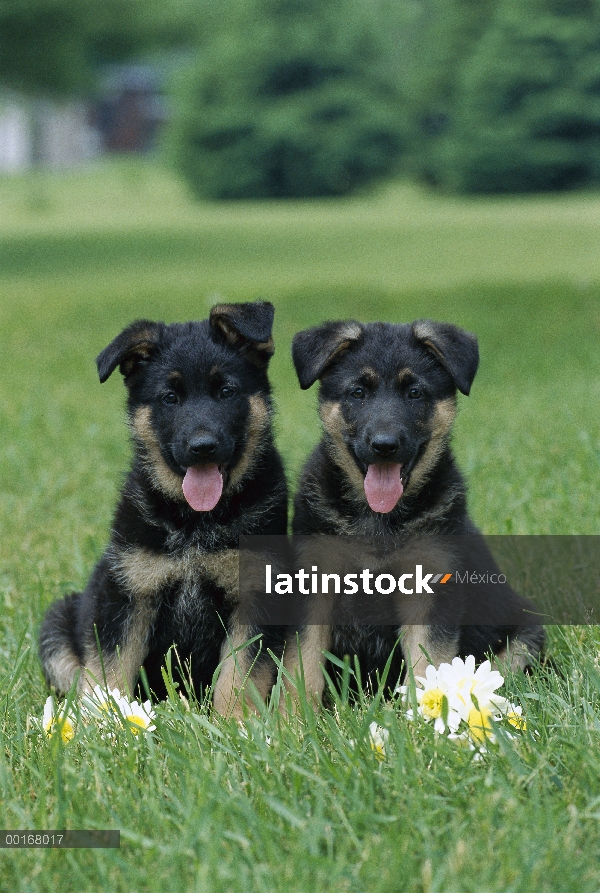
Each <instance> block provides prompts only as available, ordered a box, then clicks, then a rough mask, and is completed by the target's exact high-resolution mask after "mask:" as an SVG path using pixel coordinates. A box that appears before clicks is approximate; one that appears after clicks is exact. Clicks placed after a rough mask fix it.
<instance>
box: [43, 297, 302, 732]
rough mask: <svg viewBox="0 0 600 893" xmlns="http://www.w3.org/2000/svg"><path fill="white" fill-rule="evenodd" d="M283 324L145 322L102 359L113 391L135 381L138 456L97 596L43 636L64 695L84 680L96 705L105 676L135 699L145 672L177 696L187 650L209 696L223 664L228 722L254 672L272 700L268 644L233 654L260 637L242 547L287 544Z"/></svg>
mask: <svg viewBox="0 0 600 893" xmlns="http://www.w3.org/2000/svg"><path fill="white" fill-rule="evenodd" d="M273 314H274V310H273V306H272V305H271V304H269V303H262V302H258V303H253V304H252V303H250V304H222V305H220V306H215V307H213V308H212V310H211V312H210V318H209V319H208V320H205V321H203V322H189V323H182V324H178V323H177V324H172V325H165V324H164V323H160V322H149V321H146V320H141V321H138V322H135V323H133V324H132V325H130V326H129V327H128V328H126V329H125V330H124V331H123V332H121V334H120V335H118V337H117V338H115V340H114V341H112V343H111V344H109V345H108V347H107V348H106V349H105V350H103V351H102V353H101V354H100V355H99V356H98V358H97V360H96V362H97V366H98V372H99V376H100V381H101V382H104V381H106V379H107V378H108V377H109V376H110V375H111V373H112V372H113V371H114V370H115V369H116V368H117V366H118V367H119V368H120V371H121V373H122V375H123V376H124V379H125V384H126V386H127V392H128V403H127V408H128V419H129V426H130V430H131V435H132V440H133V445H134V451H135V452H134V459H133V467H132V469H131V471H130V472H129V475H128V477H127V479H126V482H125V485H124V487H123V490H122V493H121V497H120V500H119V504H118V506H117V509H116V513H115V517H114V523H113V528H112V534H111V539H110V543H109V545H108V548H107V550H106V552H105V553H104V555H103V557H102V558H101V559H100V561H99V562H98V564H97V565H96V567H95V569H94V571H93V574H92V576H91V579H90V582H89V583H88V586H87V588H86V589H85V590H84V591H83V592H81V593H74V594H72V595H69V596H67V597H66V598H64V599H63V600H62V601H59V602H56V603H55V604H54V605H53V606H52V607H51V608H50V610H49V611H48V613H47V615H46V617H45V620H44V623H43V625H42V629H41V633H40V655H41V659H42V665H43V669H44V673H45V675H46V679H47V681H48V682H49V683H50V684H51V685H53V686H55V687H56V689H58V690H59V691H61V692H65V691H68V690H69V689H70V687H71V686H72V684H73V682H74V680H75V678H76V677H77V675H79V688H80V690H82V691H83V690H86V689H87V688H89V687H93V685H94V681H96V682H100V683H102V682H103V679H104V675H105V674H106V681H107V682H108V684H109V685H110V686H111V687H112V686H116V687H118V688H119V689H121V690H123V688H124V687H125V688H126V689H128V690H129V691H130V692H131V691H133V688H134V685H135V683H136V679H137V677H138V674H139V670H140V666H141V665H144V667H145V670H146V673H147V676H148V680H149V683H150V687H151V688H152V689H153V690H154V691H155V692H156V693H157V694H159V695H160V694H164V686H163V682H162V678H161V673H160V666H161V663H162V660H163V657H164V655H165V652H166V651H167V649H168V648H169V646H171V645H172V644H173V643H175V644H176V646H177V650H178V654H179V656H180V658H181V659H183V660H187V661H189V666H190V670H191V678H192V681H193V683H194V686H195V688H196V690H198V691H201V690H202V689H203V688H204V687H206V686H208V685H210V683H211V680H212V678H213V674H214V673H215V670H216V669H217V667H218V665H219V663H221V662H223V664H222V668H221V671H220V675H219V678H218V682H217V684H216V688H215V692H214V706H215V708H216V709H217V710H218V711H219V712H220V713H222V714H228V713H232V712H236V713H239V709H240V701H239V699H238V700H236V699H237V698H238V691H239V689H240V687H241V685H242V681H243V678H244V676H245V675H246V673H248V672H250V669H251V668H252V669H251V679H252V681H253V682H254V684H255V685H256V687H257V689H258V691H259V692H260V694H261V695H262V697H263V698H264V697H265V696H266V695H267V694H268V692H269V690H270V687H271V684H272V679H271V668H272V666H273V663H272V661H271V659H270V658H267V657H266V650H263V651H262V652H261V653H260V654H259V647H258V641H257V642H255V644H254V645H253V646H252V647H251V648H247V649H245V650H243V651H238V652H237V654H236V655H235V657H234V656H233V654H232V653H231V652H232V647H233V648H234V649H236V648H239V647H240V646H241V645H242V644H243V643H244V642H245V641H247V640H248V639H250V638H251V637H252V636H253V635H255V634H256V633H258V632H259V631H258V630H256V629H253V628H252V627H251V625H248V624H246V625H245V626H243V627H242V626H241V625H240V623H239V621H238V619H237V603H236V598H237V585H238V579H237V578H238V537H239V536H240V534H253V533H271V534H285V533H286V522H287V488H286V482H285V478H284V473H283V466H282V463H281V459H280V457H279V454H278V453H277V450H276V449H275V446H274V444H273V437H272V430H271V420H272V404H271V397H270V387H269V381H268V379H267V366H268V363H269V360H270V358H271V356H272V354H273V340H272V337H271V331H272V323H273ZM271 635H275V630H271ZM96 637H97V640H98V642H99V645H100V649H101V655H100V654H99V652H98V647H97V640H96ZM271 646H272V647H274V648H276V645H275V644H274V643H273V642H271ZM102 665H103V666H102Z"/></svg>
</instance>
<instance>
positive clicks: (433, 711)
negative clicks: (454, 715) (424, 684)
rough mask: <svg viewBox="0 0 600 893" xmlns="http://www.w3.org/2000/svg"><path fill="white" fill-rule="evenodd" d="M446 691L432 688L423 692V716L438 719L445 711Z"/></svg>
mask: <svg viewBox="0 0 600 893" xmlns="http://www.w3.org/2000/svg"><path fill="white" fill-rule="evenodd" d="M444 697H445V695H444V692H443V691H442V690H441V689H440V688H430V689H429V690H428V691H426V692H425V693H424V694H423V697H422V699H421V709H422V710H423V716H428V717H429V718H430V719H437V718H438V717H439V716H441V715H442V713H443V705H444Z"/></svg>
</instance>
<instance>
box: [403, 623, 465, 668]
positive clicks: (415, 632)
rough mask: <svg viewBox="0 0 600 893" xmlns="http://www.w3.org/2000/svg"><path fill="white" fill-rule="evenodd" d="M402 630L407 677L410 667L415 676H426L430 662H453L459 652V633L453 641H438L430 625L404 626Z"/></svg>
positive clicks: (437, 665)
mask: <svg viewBox="0 0 600 893" xmlns="http://www.w3.org/2000/svg"><path fill="white" fill-rule="evenodd" d="M400 632H401V635H402V653H403V654H404V662H405V678H406V677H407V676H408V667H412V671H413V673H414V675H415V676H424V675H425V670H426V669H427V666H428V665H429V664H430V663H431V664H433V666H434V667H439V665H440V664H442V663H451V662H452V660H453V658H455V657H456V655H457V654H458V633H457V634H456V638H455V639H454V640H452V641H446V642H438V641H436V640H434V639H433V638H432V635H431V627H429V626H418V625H413V626H403V627H402V629H401V631H400ZM424 651H425V652H426V654H427V655H428V657H426V656H425V654H424V653H423V652H424Z"/></svg>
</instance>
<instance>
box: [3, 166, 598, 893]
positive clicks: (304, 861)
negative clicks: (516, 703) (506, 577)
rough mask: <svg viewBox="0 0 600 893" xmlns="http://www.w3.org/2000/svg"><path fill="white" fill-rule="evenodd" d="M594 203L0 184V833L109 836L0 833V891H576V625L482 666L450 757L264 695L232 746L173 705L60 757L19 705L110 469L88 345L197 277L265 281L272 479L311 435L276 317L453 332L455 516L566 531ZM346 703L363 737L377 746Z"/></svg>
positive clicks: (590, 313) (106, 514)
mask: <svg viewBox="0 0 600 893" xmlns="http://www.w3.org/2000/svg"><path fill="white" fill-rule="evenodd" d="M599 222H600V196H597V195H572V196H563V197H560V198H556V197H547V198H530V199H508V198H507V199H498V200H493V201H490V200H486V201H480V200H469V201H458V200H456V199H449V198H436V197H432V196H428V195H426V194H421V193H420V192H418V191H417V190H415V189H414V188H412V187H408V186H404V185H397V186H393V187H389V188H387V189H385V190H382V191H381V192H380V193H378V194H376V195H375V196H372V197H370V198H366V197H363V198H355V199H352V200H347V201H342V200H335V201H323V202H295V203H289V204H271V203H267V202H265V203H248V204H241V205H238V204H231V205H227V204H226V205H218V206H212V205H197V204H193V203H191V202H190V201H189V200H188V198H187V197H186V195H185V193H184V192H183V190H182V189H181V187H180V186H179V185H178V184H177V183H176V182H174V181H173V180H172V179H171V178H170V177H169V176H168V175H167V174H166V173H164V172H161V171H159V170H155V169H154V168H153V167H151V166H148V165H141V164H129V163H128V164H117V165H115V164H112V165H103V166H98V167H95V168H93V169H90V170H82V171H80V172H77V171H76V172H74V173H69V174H65V175H62V176H59V175H56V174H55V175H36V176H29V177H23V178H11V179H4V180H0V351H1V352H0V355H1V357H2V365H1V372H0V375H1V376H2V387H1V388H0V427H1V432H2V436H1V438H0V475H1V480H2V484H1V486H2V500H1V504H0V604H1V605H2V612H1V616H0V678H1V679H2V688H1V693H2V697H3V702H2V705H1V711H2V716H1V719H0V737H1V740H2V748H1V750H0V791H1V796H0V809H1V810H2V817H3V818H2V826H3V827H5V828H11V827H12V828H17V827H20V828H43V827H46V828H53V827H54V828H56V827H61V826H63V825H65V824H66V825H68V826H69V827H72V828H78V827H79V828H102V827H113V828H120V829H121V830H122V832H123V842H122V847H121V850H120V851H97V850H82V851H76V850H73V851H70V852H68V853H67V852H63V853H59V852H42V851H22V852H13V853H8V852H6V851H1V852H0V860H1V863H2V864H1V865H0V889H1V890H2V891H4V890H5V889H6V890H7V891H8V890H11V891H12V890H14V891H18V890H23V891H46V890H48V891H50V890H55V889H62V890H65V891H68V890H81V889H97V888H98V887H100V888H104V889H107V890H115V891H120V890H123V891H125V890H127V891H130V890H135V891H138V890H144V891H145V890H149V891H162V890H179V889H181V890H198V891H205V890H209V891H213V890H214V891H224V893H225V891H238V890H242V889H244V890H246V889H248V890H258V891H275V890H284V889H285V890H293V891H295V890H298V891H305V890H335V891H338V890H339V891H345V890H350V891H365V890H373V891H382V893H383V891H396V890H397V891H404V890H406V891H413V890H414V891H424V893H433V891H443V893H453V891H457V893H458V891H460V893H464V891H470V890H473V891H477V893H487V891H511V893H512V891H515V893H517V891H519V893H520V891H528V893H529V891H532V890H535V891H536V893H537V891H546V890H547V891H549V893H550V891H552V893H554V891H562V890H565V891H566V890H571V889H577V890H578V891H580V890H581V891H586V893H587V891H597V890H599V889H600V863H599V862H598V858H599V856H600V846H599V845H598V843H597V840H598V833H597V830H598V828H597V826H598V821H599V817H600V782H599V781H598V779H599V778H600V751H599V750H598V735H599V732H600V713H599V710H598V698H599V695H600V674H599V670H598V667H597V658H596V655H597V653H598V646H599V644H600V636H599V635H598V633H597V632H596V630H595V629H594V628H586V629H583V628H582V629H580V628H577V629H567V630H560V629H554V630H551V631H550V641H551V650H552V651H553V653H554V655H555V656H556V657H557V659H558V661H559V663H560V665H561V667H562V675H561V676H557V675H554V674H551V673H546V672H540V673H538V674H537V675H535V676H533V677H529V678H526V679H522V678H518V677H516V678H511V679H510V680H508V682H507V691H508V694H510V695H511V697H516V698H519V697H520V698H521V702H522V703H523V705H524V706H525V709H526V712H527V716H528V722H529V728H528V732H527V733H526V734H524V735H523V736H522V738H521V739H519V741H518V742H516V743H512V744H511V743H508V742H507V743H505V744H504V745H503V746H501V747H500V748H499V750H498V751H497V752H494V753H490V754H489V755H488V756H487V757H486V758H485V760H484V761H483V762H480V763H474V762H472V760H471V757H470V754H469V753H466V752H464V751H461V750H458V749H456V748H455V747H453V746H452V745H451V743H449V742H447V741H445V740H443V739H442V740H439V739H435V738H434V736H433V735H432V734H430V729H428V728H427V729H424V730H423V729H420V728H417V727H414V726H411V725H410V724H409V723H408V722H407V721H406V720H405V719H404V718H403V716H402V714H401V711H399V710H398V709H397V708H395V707H394V706H393V705H389V704H387V705H386V704H382V703H379V702H377V701H375V702H369V701H365V702H364V703H362V704H349V703H347V702H345V701H340V702H339V703H338V705H337V709H336V711H331V712H325V713H323V714H322V715H321V716H318V717H315V716H314V715H313V714H312V713H311V711H306V712H305V714H304V715H303V716H302V717H301V719H300V720H298V721H296V720H294V721H292V722H290V723H284V722H282V721H281V720H280V718H279V717H277V715H271V714H266V715H265V716H263V717H262V719H261V720H257V721H256V724H255V726H254V727H253V730H252V731H251V735H250V739H249V740H247V741H246V740H244V739H241V738H240V737H239V735H238V733H237V730H236V729H234V728H231V727H228V726H227V724H226V723H223V722H221V721H219V720H218V719H216V718H214V717H212V716H211V713H210V710H209V709H207V708H206V707H205V706H198V705H192V710H191V711H187V710H186V709H185V707H184V705H183V704H182V703H181V702H180V701H179V700H178V699H175V700H174V701H170V702H168V703H167V704H165V705H164V706H163V707H161V708H160V711H159V718H158V725H159V728H158V732H157V735H156V738H155V741H154V742H153V743H151V744H149V745H148V747H143V746H141V745H140V747H138V748H133V747H131V746H129V747H127V746H125V744H124V743H123V745H122V746H121V747H118V748H116V749H115V748H114V747H112V746H110V745H109V743H108V742H106V741H104V740H102V738H101V737H100V736H99V735H98V734H96V733H94V732H89V733H88V734H87V735H82V736H78V738H77V739H76V740H75V741H74V742H72V743H71V744H70V745H69V746H68V747H66V748H64V750H63V749H60V748H58V747H56V745H55V744H53V743H52V742H47V741H46V740H45V739H44V738H43V736H42V735H41V734H40V732H39V730H38V729H37V728H36V727H35V725H34V723H33V722H32V720H31V718H30V717H31V716H38V715H41V709H42V706H43V701H44V698H45V690H44V685H43V681H42V677H41V673H40V669H39V666H38V661H37V657H36V653H35V651H36V644H35V640H36V632H37V627H38V625H39V622H40V620H41V617H42V615H43V612H44V610H45V608H46V607H47V605H48V604H49V603H50V602H51V601H52V600H53V599H55V598H57V597H59V596H60V595H61V594H63V593H64V592H66V591H69V590H70V589H72V588H77V587H82V586H84V585H85V582H86V580H87V578H88V576H89V573H90V570H91V568H92V566H93V563H94V561H95V560H96V559H97V558H98V557H99V555H100V554H101V552H102V549H103V547H104V545H105V543H106V539H107V536H108V530H109V526H110V518H111V513H112V510H113V507H114V503H115V499H116V496H117V493H118V489H119V486H120V482H121V480H122V475H123V472H124V471H125V470H126V468H127V463H128V457H129V447H128V444H127V440H126V432H125V426H124V424H123V387H122V384H121V383H120V381H118V380H117V378H115V379H114V380H112V379H111V380H110V381H109V382H108V383H107V384H106V385H105V386H103V387H101V386H100V385H99V383H98V380H97V377H96V372H95V365H94V362H93V360H94V357H95V356H96V354H97V353H98V352H99V351H100V350H101V349H102V348H103V347H104V346H105V345H106V344H107V343H108V341H109V340H110V339H111V338H112V337H113V336H114V335H115V334H116V333H117V332H118V331H119V330H120V328H121V327H122V326H124V325H125V324H126V323H127V322H129V321H131V320H132V319H133V318H135V317H138V316H148V317H150V318H152V317H155V318H161V319H165V320H167V321H172V320H182V319H187V318H198V317H203V316H205V315H206V313H207V310H208V308H209V306H210V305H211V303H212V302H213V301H214V299H215V297H214V296H215V295H216V294H219V295H222V296H224V297H226V298H227V299H230V300H249V299H253V298H256V297H263V298H268V299H270V300H273V302H274V303H275V305H276V308H277V314H276V332H275V335H276V355H275V358H274V360H273V364H272V378H273V381H274V385H275V395H276V400H277V406H278V422H277V433H278V442H279V445H280V448H281V451H282V453H283V455H284V458H285V461H286V466H287V469H288V472H289V475H290V480H291V482H292V483H293V481H294V480H295V477H296V475H297V472H298V470H299V468H300V467H301V464H302V462H303V460H304V458H305V457H306V455H307V453H308V451H309V449H310V447H311V445H312V444H313V443H314V442H315V440H316V438H317V437H318V424H317V420H316V415H315V412H314V405H315V395H313V394H312V393H311V392H309V393H303V392H301V391H300V389H299V387H298V386H297V383H296V381H295V377H294V373H293V369H292V366H291V362H290V359H289V344H290V340H291V337H292V335H293V333H294V332H295V331H297V330H298V329H300V328H303V327H306V326H309V325H313V324H315V323H317V322H319V321H321V320H323V319H325V318H336V317H356V318H359V319H362V320H365V321H366V320H372V319H384V320H389V321H406V320H410V319H414V318H418V317H423V316H431V317H433V318H438V319H444V320H448V321H452V322H456V323H458V324H460V325H462V326H464V327H466V328H469V329H470V330H472V331H474V332H476V333H477V334H478V336H479V339H480V346H481V354H482V363H481V369H480V372H479V374H478V377H477V379H476V381H475V385H474V387H473V391H472V394H471V397H469V398H468V399H467V398H462V399H461V402H460V410H461V411H460V414H459V417H458V420H457V423H456V433H455V447H456V453H457V456H458V460H459V463H460V465H461V467H462V468H463V469H464V471H465V472H466V474H467V476H468V479H469V485H470V506H471V512H472V515H473V517H474V518H475V520H476V522H477V523H478V524H479V526H480V527H481V528H482V529H483V530H484V531H485V532H486V533H500V534H502V533H507V532H511V533H518V534H524V533H528V534H551V533H552V534H569V533H582V534H596V533H598V522H597V518H598V508H597V506H598V503H599V497H600V476H599V474H598V472H599V459H600V413H599V412H598V406H599V405H600V377H599V374H598V373H599V366H600V363H599V357H600V351H599V350H598V348H599V345H600V339H599V337H598V336H599V329H600V302H599V297H600V250H599V249H600V238H599V236H598V232H599V230H598V223H599ZM372 719H376V720H377V721H378V722H380V723H381V724H382V725H385V726H386V727H387V728H388V729H389V730H390V733H391V740H390V745H389V748H388V758H387V759H386V760H385V761H384V762H383V763H381V764H380V763H378V762H377V760H375V758H374V756H373V754H372V753H371V751H370V748H369V746H368V741H367V732H366V730H367V729H368V725H369V722H371V721H372ZM534 730H535V731H537V733H538V734H537V735H535V734H534ZM266 734H268V735H270V736H271V738H272V742H271V745H270V746H267V745H266V743H265V740H264V736H265V735H266ZM350 740H354V741H355V742H356V744H355V746H354V748H352V747H351V746H350V745H349V741H350Z"/></svg>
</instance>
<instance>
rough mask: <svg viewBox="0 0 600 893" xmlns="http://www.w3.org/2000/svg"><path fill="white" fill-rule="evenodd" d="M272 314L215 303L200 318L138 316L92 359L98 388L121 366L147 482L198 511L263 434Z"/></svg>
mask: <svg viewBox="0 0 600 893" xmlns="http://www.w3.org/2000/svg"><path fill="white" fill-rule="evenodd" d="M273 315H274V309H273V306H272V304H269V303H267V302H256V303H250V304H220V305H217V306H215V307H213V308H212V310H211V312H210V317H209V319H208V320H204V321H202V322H188V323H174V324H172V325H165V324H164V323H161V322H150V321H148V320H138V321H137V322H134V323H133V324H132V325H130V326H128V327H127V328H126V329H124V331H123V332H121V334H120V335H118V336H117V337H116V338H115V339H114V341H112V342H111V343H110V344H109V345H108V347H106V348H105V349H104V350H103V351H102V353H100V354H99V356H98V357H97V359H96V363H97V366H98V373H99V376H100V381H101V382H104V381H106V379H107V378H108V377H109V376H110V375H111V373H112V372H113V371H114V370H115V369H116V368H117V366H119V368H120V371H121V373H122V375H123V377H124V379H125V384H126V386H127V389H128V411H129V420H130V426H131V430H132V433H133V436H134V440H135V442H136V445H137V447H138V451H139V455H140V458H141V460H142V462H143V464H144V466H145V467H146V469H147V471H148V472H149V474H150V477H151V480H152V482H153V484H154V486H155V487H157V488H158V489H160V490H161V491H163V492H164V493H166V494H167V495H169V496H170V497H172V498H174V499H177V500H181V501H183V500H185V501H187V503H188V504H189V506H190V507H191V508H192V509H194V510H195V511H201V512H206V511H211V510H212V509H214V508H215V507H216V506H217V504H218V503H219V501H220V500H221V497H222V494H223V492H227V491H233V490H235V489H236V488H237V486H238V485H239V483H240V482H241V480H242V479H243V478H244V477H245V475H246V474H247V472H248V471H249V469H250V468H251V467H252V463H253V460H254V458H255V456H256V455H257V454H258V451H259V449H260V446H261V443H263V442H264V438H265V436H266V434H267V433H268V430H269V426H270V416H271V404H270V398H269V393H270V390H269V382H268V379H267V366H268V363H269V360H270V358H271V356H272V354H273V340H272V327H273Z"/></svg>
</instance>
